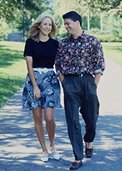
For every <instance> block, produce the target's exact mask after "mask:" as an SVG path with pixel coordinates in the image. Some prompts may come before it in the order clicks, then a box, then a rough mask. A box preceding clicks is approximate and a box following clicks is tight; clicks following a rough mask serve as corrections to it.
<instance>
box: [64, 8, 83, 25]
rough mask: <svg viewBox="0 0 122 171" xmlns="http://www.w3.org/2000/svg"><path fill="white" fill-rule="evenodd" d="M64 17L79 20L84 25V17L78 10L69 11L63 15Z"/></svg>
mask: <svg viewBox="0 0 122 171" xmlns="http://www.w3.org/2000/svg"><path fill="white" fill-rule="evenodd" d="M63 19H71V20H72V21H79V22H80V25H81V26H82V17H81V16H80V14H78V13H77V12H76V11H69V12H67V13H66V14H64V15H63Z"/></svg>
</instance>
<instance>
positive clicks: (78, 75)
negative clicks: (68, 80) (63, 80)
mask: <svg viewBox="0 0 122 171" xmlns="http://www.w3.org/2000/svg"><path fill="white" fill-rule="evenodd" d="M63 75H64V77H82V76H83V75H84V74H63Z"/></svg>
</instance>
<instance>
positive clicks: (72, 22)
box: [56, 11, 105, 170]
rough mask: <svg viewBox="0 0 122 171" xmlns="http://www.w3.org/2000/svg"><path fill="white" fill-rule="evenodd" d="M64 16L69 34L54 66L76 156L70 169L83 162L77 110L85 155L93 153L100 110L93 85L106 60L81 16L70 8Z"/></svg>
mask: <svg viewBox="0 0 122 171" xmlns="http://www.w3.org/2000/svg"><path fill="white" fill-rule="evenodd" d="M63 19H64V25H65V28H66V30H67V32H68V33H69V34H70V35H69V37H67V38H65V39H63V40H62V41H61V42H60V44H59V48H58V52H57V56H56V70H57V74H58V75H59V79H60V81H61V83H62V86H63V90H64V106H65V114H66V121H67V127H68V135H69V139H70V141H71V145H72V148H73V153H74V157H75V160H74V162H72V164H71V166H70V170H75V169H78V168H79V167H81V166H82V159H83V142H82V134H81V125H80V121H79V111H80V113H81V114H82V117H83V119H84V121H85V125H86V133H85V135H84V141H85V155H86V157H88V158H90V157H91V156H92V154H93V144H92V142H93V140H94V138H95V130H96V121H97V117H98V110H99V102H98V98H97V93H96V89H97V85H98V82H99V80H100V77H101V75H102V73H103V71H104V69H105V64H104V57H103V51H102V47H101V44H100V42H99V41H98V40H97V38H95V37H94V36H91V35H87V34H85V33H84V32H83V31H82V18H81V16H80V15H79V14H78V13H77V12H75V11H70V12H68V13H66V14H64V15H63Z"/></svg>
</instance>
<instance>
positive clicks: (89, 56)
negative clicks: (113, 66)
mask: <svg viewBox="0 0 122 171" xmlns="http://www.w3.org/2000/svg"><path fill="white" fill-rule="evenodd" d="M55 65H56V71H57V74H61V73H62V74H83V73H89V74H92V75H95V74H97V73H101V74H102V73H103V71H104V69H105V60H104V56H103V50H102V46H101V43H100V42H99V41H98V39H97V38H96V37H94V36H91V35H87V34H85V33H82V34H81V36H79V37H78V38H77V39H74V38H73V37H72V36H70V37H68V38H64V39H63V40H61V41H60V43H59V47H58V51H57V56H56V61H55Z"/></svg>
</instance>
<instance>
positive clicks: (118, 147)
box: [0, 93, 122, 171]
mask: <svg viewBox="0 0 122 171" xmlns="http://www.w3.org/2000/svg"><path fill="white" fill-rule="evenodd" d="M0 115H1V117H0V125H1V126H0V171H34V170H35V171H43V170H47V171H48V170H54V171H60V170H64V171H65V170H68V167H69V164H70V162H71V161H72V160H73V154H72V149H71V145H70V143H69V139H68V135H67V128H66V122H65V116H64V110H63V109H59V110H56V113H55V118H56V125H57V127H56V146H57V149H58V150H59V151H60V153H61V155H62V159H60V160H59V161H55V160H52V159H50V160H49V162H47V163H43V162H41V161H40V153H41V150H40V145H39V143H38V140H37V137H36V135H35V131H34V129H33V118H32V114H31V112H30V111H23V110H22V109H21V93H18V94H16V95H15V96H13V98H12V99H10V101H8V103H7V104H6V105H5V106H4V108H2V109H0ZM81 125H82V132H83V133H84V123H83V121H82V120H81ZM121 159H122V115H110V114H109V115H107V114H106V115H103V116H102V115H100V117H99V119H98V124H97V135H96V139H95V141H94V155H93V158H92V159H85V158H84V165H83V167H82V169H79V170H82V171H121V168H122V160H121Z"/></svg>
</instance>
